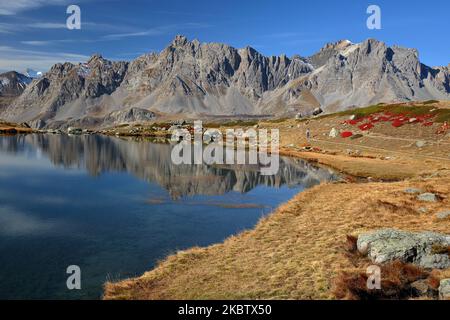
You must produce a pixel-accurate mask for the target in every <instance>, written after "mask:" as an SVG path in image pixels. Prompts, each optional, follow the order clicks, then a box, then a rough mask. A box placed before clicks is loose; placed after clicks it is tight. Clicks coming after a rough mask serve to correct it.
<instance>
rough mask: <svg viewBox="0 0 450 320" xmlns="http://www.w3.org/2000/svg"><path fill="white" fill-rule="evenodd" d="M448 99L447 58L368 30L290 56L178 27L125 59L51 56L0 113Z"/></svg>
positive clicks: (277, 108)
mask: <svg viewBox="0 0 450 320" xmlns="http://www.w3.org/2000/svg"><path fill="white" fill-rule="evenodd" d="M449 98H450V71H449V68H448V67H437V68H431V67H428V66H425V65H423V64H421V63H420V61H419V58H418V53H417V51H416V50H413V49H405V48H400V47H388V46H387V45H386V44H385V43H383V42H380V41H377V40H374V39H369V40H366V41H364V42H362V43H359V44H353V43H351V42H350V41H339V42H337V43H332V44H327V45H326V46H325V47H324V48H322V49H321V50H320V52H318V53H316V54H314V55H313V56H311V57H304V58H303V57H300V56H294V57H292V58H288V57H286V56H279V57H266V56H263V55H262V54H260V53H259V52H257V51H256V50H254V49H252V48H250V47H247V48H243V49H235V48H233V47H231V46H228V45H225V44H219V43H200V42H198V41H197V40H193V41H189V40H187V39H186V38H185V37H183V36H177V37H176V38H175V39H174V40H173V41H172V43H171V44H170V45H169V46H168V47H167V48H165V49H164V50H163V51H162V52H160V53H159V54H156V53H152V54H147V55H144V56H141V57H139V58H137V59H136V60H134V61H131V62H129V63H128V62H111V61H108V60H106V59H103V58H102V57H101V56H99V55H94V56H93V57H92V58H91V59H90V60H89V61H88V62H87V63H84V64H78V65H74V64H71V63H64V64H56V65H55V66H53V67H52V68H51V70H50V71H49V72H47V73H46V74H44V75H43V76H42V77H41V78H39V79H35V80H34V81H33V82H32V83H31V84H30V85H29V86H28V87H27V88H26V89H25V91H24V92H23V93H22V94H21V95H20V97H19V98H17V99H16V100H15V101H14V102H13V103H11V104H10V106H9V107H8V108H7V109H6V110H3V111H0V118H6V119H7V120H11V121H20V122H23V121H28V122H30V123H31V124H32V125H33V126H35V127H55V126H63V125H67V124H68V123H70V124H73V125H81V126H92V125H102V124H106V123H108V124H111V123H120V122H121V121H123V120H124V119H128V120H130V121H147V120H149V119H150V118H152V117H153V116H154V115H155V114H159V115H164V114H180V116H183V117H187V116H188V117H202V116H206V115H289V114H295V113H299V112H300V113H309V112H311V111H312V110H313V109H314V108H316V107H321V108H322V109H324V110H325V111H336V110H341V109H345V108H349V107H352V106H364V105H369V104H373V103H379V102H392V101H408V100H428V99H440V100H447V99H449ZM124 115H126V116H124ZM106 120H107V121H106Z"/></svg>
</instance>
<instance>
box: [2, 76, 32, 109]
mask: <svg viewBox="0 0 450 320" xmlns="http://www.w3.org/2000/svg"><path fill="white" fill-rule="evenodd" d="M31 81H32V79H31V78H29V77H27V76H25V75H23V74H21V73H18V72H15V71H10V72H6V73H2V74H0V113H1V112H2V111H3V110H4V109H5V108H6V107H7V106H9V105H10V104H11V103H12V101H13V100H14V99H15V98H16V97H18V96H20V95H21V94H22V92H23V91H24V90H25V88H26V86H27V85H28V84H30V82H31Z"/></svg>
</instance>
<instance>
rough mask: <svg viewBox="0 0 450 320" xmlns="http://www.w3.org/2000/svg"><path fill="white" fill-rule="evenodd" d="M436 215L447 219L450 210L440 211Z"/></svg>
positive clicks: (449, 215)
mask: <svg viewBox="0 0 450 320" xmlns="http://www.w3.org/2000/svg"><path fill="white" fill-rule="evenodd" d="M436 216H437V217H438V219H447V218H448V217H450V210H448V211H443V212H439V213H438V214H437V215H436Z"/></svg>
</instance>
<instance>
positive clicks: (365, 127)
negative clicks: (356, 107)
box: [358, 123, 373, 131]
mask: <svg viewBox="0 0 450 320" xmlns="http://www.w3.org/2000/svg"><path fill="white" fill-rule="evenodd" d="M358 128H359V129H360V130H362V131H367V130H369V129H372V128H373V124H371V123H365V124H363V125H360V126H359V127H358Z"/></svg>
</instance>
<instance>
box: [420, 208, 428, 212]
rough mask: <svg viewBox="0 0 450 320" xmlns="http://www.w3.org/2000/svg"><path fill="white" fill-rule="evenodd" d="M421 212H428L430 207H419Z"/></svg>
mask: <svg viewBox="0 0 450 320" xmlns="http://www.w3.org/2000/svg"><path fill="white" fill-rule="evenodd" d="M419 212H420V213H428V209H427V208H425V207H421V208H419Z"/></svg>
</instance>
